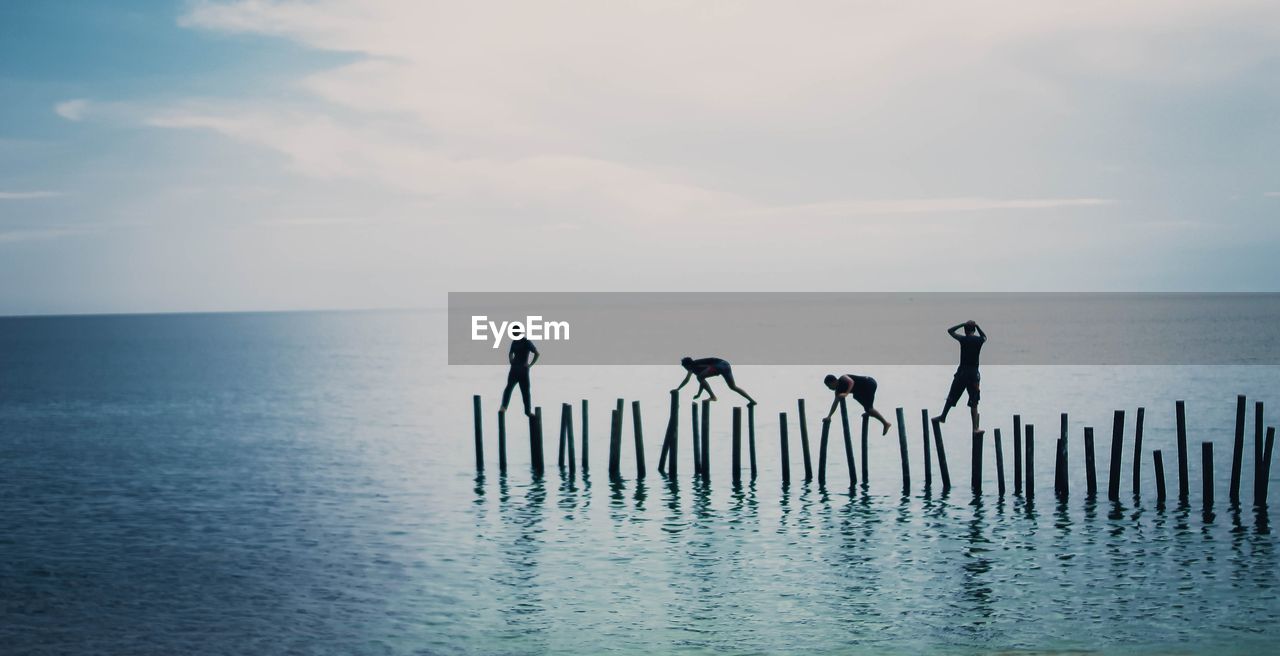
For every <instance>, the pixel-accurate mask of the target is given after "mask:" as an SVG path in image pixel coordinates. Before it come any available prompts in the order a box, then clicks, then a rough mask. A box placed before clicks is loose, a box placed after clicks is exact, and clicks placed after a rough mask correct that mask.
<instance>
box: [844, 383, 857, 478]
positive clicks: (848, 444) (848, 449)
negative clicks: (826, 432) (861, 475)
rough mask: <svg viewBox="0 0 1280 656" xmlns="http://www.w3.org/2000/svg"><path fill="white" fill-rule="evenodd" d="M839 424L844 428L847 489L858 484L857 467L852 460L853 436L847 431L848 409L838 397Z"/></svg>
mask: <svg viewBox="0 0 1280 656" xmlns="http://www.w3.org/2000/svg"><path fill="white" fill-rule="evenodd" d="M840 425H841V427H843V428H844V460H845V464H847V465H849V489H853V487H854V486H855V485H857V484H858V469H857V465H855V464H854V462H853V436H852V435H851V434H850V433H849V410H848V409H847V408H846V406H845V403H844V399H840Z"/></svg>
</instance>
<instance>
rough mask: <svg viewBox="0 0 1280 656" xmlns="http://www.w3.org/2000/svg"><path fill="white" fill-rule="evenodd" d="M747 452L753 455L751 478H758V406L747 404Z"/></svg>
mask: <svg viewBox="0 0 1280 656" xmlns="http://www.w3.org/2000/svg"><path fill="white" fill-rule="evenodd" d="M747 452H748V455H750V456H751V480H755V478H756V407H755V406H754V405H747Z"/></svg>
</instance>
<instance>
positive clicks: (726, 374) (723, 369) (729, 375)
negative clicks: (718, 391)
mask: <svg viewBox="0 0 1280 656" xmlns="http://www.w3.org/2000/svg"><path fill="white" fill-rule="evenodd" d="M715 370H716V372H718V373H719V374H720V376H721V377H722V378H724V382H725V383H726V384H727V385H728V386H729V387H737V385H734V384H733V368H732V367H730V366H729V363H728V362H719V363H716V366H715Z"/></svg>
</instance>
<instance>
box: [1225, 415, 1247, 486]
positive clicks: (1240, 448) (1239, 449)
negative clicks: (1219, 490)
mask: <svg viewBox="0 0 1280 656" xmlns="http://www.w3.org/2000/svg"><path fill="white" fill-rule="evenodd" d="M1244 412H1245V399H1244V395H1243V394H1240V395H1238V396H1236V441H1235V444H1234V445H1233V448H1232V449H1231V489H1230V491H1229V492H1228V495H1229V497H1230V499H1231V505H1237V504H1239V503H1240V468H1241V465H1242V463H1243V460H1244Z"/></svg>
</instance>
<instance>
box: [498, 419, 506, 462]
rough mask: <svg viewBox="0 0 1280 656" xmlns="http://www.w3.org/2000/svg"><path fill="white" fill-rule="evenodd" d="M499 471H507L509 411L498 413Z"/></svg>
mask: <svg viewBox="0 0 1280 656" xmlns="http://www.w3.org/2000/svg"><path fill="white" fill-rule="evenodd" d="M498 471H499V472H502V473H504V474H505V473H507V413H505V412H499V413H498Z"/></svg>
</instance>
